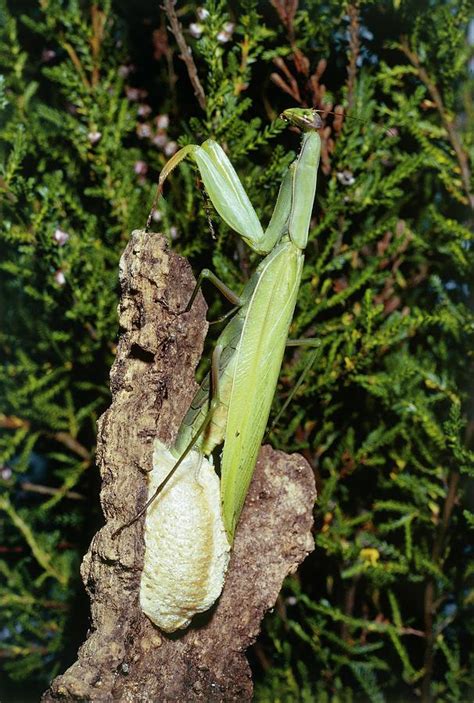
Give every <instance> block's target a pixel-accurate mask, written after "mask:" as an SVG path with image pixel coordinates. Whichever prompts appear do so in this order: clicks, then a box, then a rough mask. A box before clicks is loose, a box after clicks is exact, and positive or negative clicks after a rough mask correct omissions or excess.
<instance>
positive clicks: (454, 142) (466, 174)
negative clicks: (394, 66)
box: [400, 37, 474, 210]
mask: <svg viewBox="0 0 474 703" xmlns="http://www.w3.org/2000/svg"><path fill="white" fill-rule="evenodd" d="M400 49H401V50H402V52H403V53H404V54H405V56H406V57H407V58H408V60H409V61H410V63H411V64H412V66H414V67H415V68H416V70H417V73H418V77H419V79H420V80H421V82H422V83H424V85H425V86H426V88H427V90H428V92H429V94H430V95H431V98H432V100H433V102H434V104H435V105H436V109H437V110H438V112H439V114H440V117H441V122H442V124H443V127H444V128H445V130H446V131H447V133H448V138H449V141H450V142H451V146H452V147H453V150H454V153H455V154H456V158H457V161H458V164H459V168H460V171H461V181H462V184H463V188H464V191H465V193H466V196H467V201H468V205H469V206H470V207H471V209H473V210H474V195H473V193H472V191H471V171H470V168H469V162H468V157H467V153H466V151H465V150H464V149H463V147H462V144H461V140H460V138H459V135H458V133H457V131H456V129H455V127H454V123H453V121H452V120H451V119H449V117H448V114H447V111H446V108H445V106H444V103H443V99H442V97H441V93H440V92H439V90H438V88H437V86H436V85H435V83H433V81H432V80H431V78H430V77H429V75H428V72H427V70H426V69H425V68H424V67H423V66H422V64H421V61H420V58H419V56H418V54H417V53H416V52H414V51H412V49H410V46H409V44H408V39H407V38H406V37H402V39H401V42H400Z"/></svg>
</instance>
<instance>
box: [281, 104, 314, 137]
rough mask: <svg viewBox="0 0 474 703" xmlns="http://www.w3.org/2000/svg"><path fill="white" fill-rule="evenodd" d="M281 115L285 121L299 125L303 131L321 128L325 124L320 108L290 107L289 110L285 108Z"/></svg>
mask: <svg viewBox="0 0 474 703" xmlns="http://www.w3.org/2000/svg"><path fill="white" fill-rule="evenodd" d="M280 117H281V119H282V120H285V122H289V123H290V124H291V125H294V126H295V127H299V128H300V129H301V130H302V131H303V132H308V131H309V130H312V129H313V130H314V129H321V127H322V126H323V123H322V120H321V117H320V116H319V114H318V110H313V109H312V108H301V107H290V108H289V109H288V110H284V111H283V112H282V113H281V115H280Z"/></svg>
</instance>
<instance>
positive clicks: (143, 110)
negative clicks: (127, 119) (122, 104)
mask: <svg viewBox="0 0 474 703" xmlns="http://www.w3.org/2000/svg"><path fill="white" fill-rule="evenodd" d="M150 112H151V107H150V106H149V105H144V104H142V105H139V106H138V115H139V117H148V115H149V114H150Z"/></svg>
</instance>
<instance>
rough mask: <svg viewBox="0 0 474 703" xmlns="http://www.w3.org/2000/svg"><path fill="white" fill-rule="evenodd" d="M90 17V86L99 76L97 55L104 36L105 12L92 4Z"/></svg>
mask: <svg viewBox="0 0 474 703" xmlns="http://www.w3.org/2000/svg"><path fill="white" fill-rule="evenodd" d="M91 18H92V36H91V41H90V43H91V52H92V62H93V68H92V79H91V82H92V86H95V85H97V83H98V82H99V77H100V69H99V65H100V62H99V57H100V48H101V46H102V40H103V38H104V27H105V22H106V19H107V17H106V15H105V12H103V11H102V10H99V8H98V7H97V5H92V7H91Z"/></svg>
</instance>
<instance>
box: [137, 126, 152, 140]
mask: <svg viewBox="0 0 474 703" xmlns="http://www.w3.org/2000/svg"><path fill="white" fill-rule="evenodd" d="M137 134H138V136H139V137H140V139H144V138H145V137H151V127H150V125H149V124H146V123H145V124H139V125H137Z"/></svg>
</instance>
